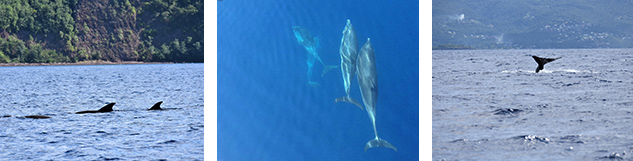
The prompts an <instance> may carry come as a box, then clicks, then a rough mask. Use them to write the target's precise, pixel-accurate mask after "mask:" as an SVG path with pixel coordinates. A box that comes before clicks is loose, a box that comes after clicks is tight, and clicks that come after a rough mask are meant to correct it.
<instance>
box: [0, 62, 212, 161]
mask: <svg viewBox="0 0 633 161" xmlns="http://www.w3.org/2000/svg"><path fill="white" fill-rule="evenodd" d="M0 75H1V76H0V87H1V88H0V117H1V116H5V115H11V117H3V118H0V127H1V128H0V142H2V144H0V149H2V150H0V158H2V159H1V160H161V159H167V160H183V159H184V160H202V159H204V158H203V157H204V156H203V153H204V142H203V140H204V139H203V137H204V113H203V109H204V100H203V95H204V92H203V90H204V82H203V78H204V74H203V64H154V65H96V66H93V65H90V66H32V67H0ZM159 101H163V102H164V103H163V104H162V105H161V107H162V108H165V109H169V110H165V111H147V109H149V108H150V107H151V106H152V105H154V103H156V102H159ZM111 102H115V103H116V104H115V105H114V107H113V109H114V110H115V111H113V112H109V113H96V114H74V113H75V112H77V111H84V110H98V109H99V108H101V107H103V106H104V105H106V104H107V103H111ZM27 115H47V116H50V117H52V118H49V119H29V118H24V117H23V116H27Z"/></svg>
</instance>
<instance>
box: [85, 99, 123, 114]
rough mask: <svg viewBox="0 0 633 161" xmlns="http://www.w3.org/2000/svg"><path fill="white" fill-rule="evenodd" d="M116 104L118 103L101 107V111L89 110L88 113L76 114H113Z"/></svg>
mask: <svg viewBox="0 0 633 161" xmlns="http://www.w3.org/2000/svg"><path fill="white" fill-rule="evenodd" d="M114 104H116V103H114V102H113V103H109V104H107V105H105V106H103V107H101V109H99V110H97V111H94V110H88V111H79V112H76V113H75V114H83V113H103V112H112V111H113V110H112V107H113V106H114Z"/></svg>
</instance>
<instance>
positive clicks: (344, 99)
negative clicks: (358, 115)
mask: <svg viewBox="0 0 633 161" xmlns="http://www.w3.org/2000/svg"><path fill="white" fill-rule="evenodd" d="M334 102H347V103H351V104H354V105H356V106H358V108H360V109H361V110H365V109H363V106H362V105H360V103H358V101H356V100H355V99H353V98H352V97H339V98H336V100H334Z"/></svg>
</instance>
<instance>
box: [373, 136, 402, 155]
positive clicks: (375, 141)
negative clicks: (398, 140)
mask: <svg viewBox="0 0 633 161" xmlns="http://www.w3.org/2000/svg"><path fill="white" fill-rule="evenodd" d="M375 147H385V148H390V149H393V150H395V151H398V148H396V147H395V146H393V144H391V143H389V142H387V140H383V139H380V138H378V137H376V138H374V139H371V140H369V141H368V142H367V144H365V152H367V149H369V148H375Z"/></svg>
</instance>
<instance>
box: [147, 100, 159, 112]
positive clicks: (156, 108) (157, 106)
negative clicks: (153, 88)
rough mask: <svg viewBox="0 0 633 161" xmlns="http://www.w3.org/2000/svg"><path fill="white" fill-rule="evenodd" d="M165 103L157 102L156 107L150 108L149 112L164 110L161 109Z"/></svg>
mask: <svg viewBox="0 0 633 161" xmlns="http://www.w3.org/2000/svg"><path fill="white" fill-rule="evenodd" d="M162 103H163V101H160V102H157V103H156V104H154V106H152V108H149V109H147V110H163V109H162V108H160V104H162Z"/></svg>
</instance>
